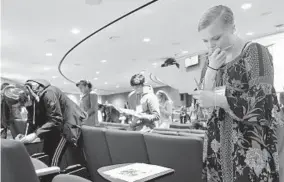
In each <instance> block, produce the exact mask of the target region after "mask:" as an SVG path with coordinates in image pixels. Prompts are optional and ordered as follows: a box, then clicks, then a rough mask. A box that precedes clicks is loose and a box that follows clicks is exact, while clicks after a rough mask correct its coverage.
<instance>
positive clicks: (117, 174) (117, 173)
mask: <svg viewBox="0 0 284 182" xmlns="http://www.w3.org/2000/svg"><path fill="white" fill-rule="evenodd" d="M168 170H170V169H169V168H166V167H162V166H157V165H151V164H144V163H134V164H130V165H127V166H123V167H119V168H116V169H112V170H109V171H105V172H104V174H106V175H109V176H111V177H112V178H116V179H121V180H124V181H127V182H135V181H137V180H141V179H144V178H146V177H149V176H153V175H156V174H159V173H162V172H166V171H168Z"/></svg>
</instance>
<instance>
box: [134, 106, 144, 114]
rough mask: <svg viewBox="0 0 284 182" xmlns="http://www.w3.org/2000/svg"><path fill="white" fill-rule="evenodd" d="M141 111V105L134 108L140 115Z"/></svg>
mask: <svg viewBox="0 0 284 182" xmlns="http://www.w3.org/2000/svg"><path fill="white" fill-rule="evenodd" d="M142 111H143V109H142V105H138V106H136V112H138V113H141V112H142Z"/></svg>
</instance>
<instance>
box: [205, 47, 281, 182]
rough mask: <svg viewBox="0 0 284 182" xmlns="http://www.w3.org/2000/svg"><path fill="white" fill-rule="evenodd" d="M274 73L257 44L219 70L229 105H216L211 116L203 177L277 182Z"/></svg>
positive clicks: (217, 180) (225, 181) (219, 81)
mask: <svg viewBox="0 0 284 182" xmlns="http://www.w3.org/2000/svg"><path fill="white" fill-rule="evenodd" d="M273 77H274V72H273V63H272V57H271V55H270V54H269V52H268V50H267V48H265V47H264V46H262V45H260V44H257V43H250V44H249V45H247V46H246V48H245V49H244V50H243V52H242V54H241V55H240V56H239V57H238V58H236V59H235V60H233V61H232V62H230V63H228V64H227V65H226V66H224V67H223V68H222V69H221V70H219V72H218V74H217V77H216V86H226V97H227V101H228V104H229V106H230V109H228V110H226V111H225V110H224V109H222V108H216V109H215V110H214V111H213V113H212V116H211V118H210V119H209V120H208V123H207V125H208V130H207V132H206V136H205V139H204V151H203V165H204V167H203V179H204V181H207V182H279V174H278V171H279V162H278V152H277V135H276V129H277V126H278V125H277V121H276V120H275V118H274V117H273V116H272V110H273V108H274V106H275V105H277V97H276V93H275V90H274V88H273Z"/></svg>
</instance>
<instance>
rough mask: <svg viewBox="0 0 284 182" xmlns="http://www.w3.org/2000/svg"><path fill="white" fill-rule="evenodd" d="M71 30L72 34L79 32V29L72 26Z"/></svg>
mask: <svg viewBox="0 0 284 182" xmlns="http://www.w3.org/2000/svg"><path fill="white" fill-rule="evenodd" d="M71 32H72V33H73V34H78V33H80V30H79V29H77V28H73V29H72V30H71Z"/></svg>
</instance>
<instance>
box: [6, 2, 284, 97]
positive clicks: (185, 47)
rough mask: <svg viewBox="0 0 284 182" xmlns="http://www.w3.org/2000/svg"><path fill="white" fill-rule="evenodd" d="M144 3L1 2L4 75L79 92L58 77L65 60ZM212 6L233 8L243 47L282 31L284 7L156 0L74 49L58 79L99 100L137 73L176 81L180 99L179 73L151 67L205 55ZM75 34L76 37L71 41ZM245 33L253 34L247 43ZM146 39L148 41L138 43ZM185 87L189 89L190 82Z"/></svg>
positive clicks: (278, 4) (181, 76)
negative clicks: (89, 87) (90, 89)
mask: <svg viewBox="0 0 284 182" xmlns="http://www.w3.org/2000/svg"><path fill="white" fill-rule="evenodd" d="M88 1H90V2H91V1H98V0H88ZM147 2H149V0H102V2H101V3H100V4H98V5H93V6H91V5H88V4H86V3H85V1H83V0H49V1H42V0H27V1H19V0H3V1H2V13H1V14H2V27H1V28H2V29H1V30H2V42H1V51H2V60H1V71H2V72H1V75H2V76H5V77H10V78H13V79H18V80H25V79H28V78H44V79H48V80H50V81H51V82H52V83H53V84H54V85H56V86H58V87H60V88H61V89H63V90H64V91H67V92H77V91H78V90H77V88H76V87H75V85H74V84H73V83H70V82H68V81H66V80H65V79H64V78H63V77H62V76H61V75H60V74H59V72H58V64H59V62H60V60H61V59H62V57H63V56H64V54H65V53H66V52H67V51H68V50H69V49H70V48H71V47H72V46H74V45H75V44H76V43H78V42H79V41H80V40H82V39H83V38H84V37H86V36H88V35H89V34H91V33H92V32H94V31H95V30H97V29H99V28H101V27H102V26H104V25H106V24H107V23H109V22H111V21H112V20H114V19H116V18H118V17H119V16H121V15H123V14H125V13H127V12H129V11H131V10H133V9H135V8H137V7H138V6H141V5H143V4H145V3H147ZM244 3H252V8H251V9H249V10H246V11H245V10H243V9H242V8H241V6H242V4H244ZM217 4H224V5H228V6H229V7H231V8H232V10H233V11H234V13H235V18H236V24H237V30H238V34H239V35H240V36H242V37H244V38H245V39H253V38H255V37H261V36H263V35H266V34H270V33H275V32H276V31H281V30H279V29H278V30H277V29H276V28H275V25H277V24H283V23H284V12H283V7H284V1H283V0H271V1H266V0H249V1H244V0H238V1H233V0H230V1H228V0H221V1H216V0H210V1H209V0H199V1H195V2H194V3H192V1H189V0H160V1H158V2H156V3H154V4H153V5H151V6H149V7H147V8H145V9H143V10H141V11H139V12H137V13H135V14H133V15H131V16H129V17H127V18H126V19H123V20H121V21H119V22H118V23H116V24H114V25H112V26H111V27H108V28H107V29H105V30H103V31H102V32H100V33H98V34H96V35H95V36H93V37H91V38H90V39H88V40H87V41H86V42H84V43H83V44H81V45H80V46H78V47H77V48H76V49H74V50H73V51H72V52H71V53H70V54H69V55H68V56H67V57H66V59H65V60H64V62H63V63H62V72H63V74H64V75H66V76H67V77H68V78H70V79H71V80H73V81H77V80H79V79H88V80H91V81H92V83H93V84H94V86H95V87H96V88H98V89H102V90H98V93H99V94H111V93H116V92H123V91H129V90H130V89H131V88H130V87H129V79H130V77H131V76H132V75H133V74H135V73H137V72H140V71H142V70H146V73H154V74H156V75H159V77H160V78H162V80H163V81H164V83H167V80H171V81H172V80H173V78H175V79H176V80H177V81H176V83H175V84H174V86H175V87H176V88H178V89H180V90H183V91H185V90H187V89H188V87H185V83H184V79H185V78H184V76H185V73H184V71H183V70H181V72H183V73H182V74H180V72H178V71H176V70H175V71H173V72H170V69H164V70H162V71H161V69H159V68H155V66H153V65H152V64H153V63H155V62H160V61H161V58H164V57H169V56H181V55H182V51H188V54H189V55H190V54H194V53H197V52H199V51H202V50H204V48H205V47H204V45H203V43H202V42H201V41H200V38H199V35H198V32H197V23H198V20H199V17H200V16H201V14H202V12H204V11H205V10H206V9H208V8H209V7H211V6H213V5H217ZM73 28H76V29H79V30H80V33H78V34H73V33H71V30H72V29H73ZM248 32H254V34H253V35H250V36H248V35H246V33H248ZM111 37H114V38H111ZM144 38H150V39H151V41H150V42H143V39H144ZM46 53H52V56H46ZM101 60H107V62H106V63H101ZM171 69H173V68H171ZM97 71H99V72H100V73H99V74H96V72H97ZM189 75H190V74H188V75H187V78H189ZM194 75H195V76H196V75H198V71H195V72H194ZM192 76H193V75H191V78H192ZM94 78H98V80H94ZM187 78H186V79H187ZM105 82H107V83H108V84H105ZM149 83H150V84H154V83H153V82H150V81H149ZM167 84H169V83H167ZM190 84H194V82H193V79H192V80H190V81H188V85H190ZM158 85H159V84H156V85H154V86H158ZM171 85H172V84H171ZM117 86H119V88H117Z"/></svg>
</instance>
